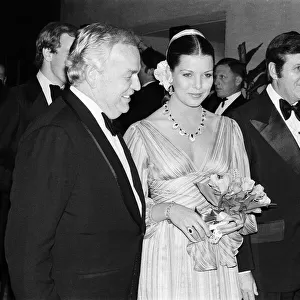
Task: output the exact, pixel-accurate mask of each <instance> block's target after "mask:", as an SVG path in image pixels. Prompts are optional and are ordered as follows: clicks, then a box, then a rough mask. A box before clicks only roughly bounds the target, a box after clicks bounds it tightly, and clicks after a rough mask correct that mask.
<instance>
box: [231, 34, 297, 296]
mask: <svg viewBox="0 0 300 300" xmlns="http://www.w3.org/2000/svg"><path fill="white" fill-rule="evenodd" d="M266 64H267V71H268V75H269V77H270V79H271V83H270V84H269V85H268V86H267V88H266V90H265V91H263V92H262V93H261V94H260V95H258V96H257V97H256V98H253V99H251V101H250V102H248V103H247V104H245V105H243V106H241V107H239V108H237V109H236V111H233V112H232V114H230V117H233V118H234V119H235V120H236V121H237V122H238V124H239V126H240V128H241V130H242V133H243V136H244V141H245V146H246V150H247V154H248V157H249V162H250V171H251V177H252V179H253V180H255V181H256V182H257V183H259V184H261V185H262V186H263V187H264V188H265V191H266V193H267V195H268V196H269V198H270V199H271V200H272V202H273V203H276V204H277V206H276V207H275V208H269V209H267V210H264V211H263V212H262V214H261V215H257V223H258V232H257V233H255V234H253V235H251V243H252V250H253V258H254V265H255V269H254V270H253V274H254V278H255V281H256V283H257V287H258V292H259V296H258V299H259V300H275V299H276V300H277V299H285V300H296V299H300V193H299V183H300V103H299V100H300V70H299V69H300V34H299V33H297V32H286V33H283V34H280V35H278V36H276V37H275V38H274V39H273V40H272V41H271V43H270V44H269V46H268V48H267V51H266Z"/></svg>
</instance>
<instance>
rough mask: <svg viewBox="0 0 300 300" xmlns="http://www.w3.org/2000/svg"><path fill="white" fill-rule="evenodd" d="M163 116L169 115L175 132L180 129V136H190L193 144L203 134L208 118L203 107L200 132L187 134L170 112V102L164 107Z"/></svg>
mask: <svg viewBox="0 0 300 300" xmlns="http://www.w3.org/2000/svg"><path fill="white" fill-rule="evenodd" d="M163 114H164V115H168V119H169V120H170V121H172V122H173V125H172V128H173V129H174V130H176V129H179V134H180V135H182V136H184V135H186V136H188V139H189V140H190V141H191V142H195V140H196V136H197V135H200V134H201V133H202V132H203V129H204V126H205V124H204V121H205V118H206V110H205V109H204V108H203V107H202V114H201V122H200V125H199V126H198V130H197V131H196V132H195V133H187V132H186V131H185V130H184V129H183V128H181V127H180V126H179V124H178V123H177V122H176V120H175V119H174V117H173V116H172V114H171V112H170V110H169V101H166V103H165V104H164V105H163Z"/></svg>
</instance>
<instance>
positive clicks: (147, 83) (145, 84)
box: [142, 80, 156, 88]
mask: <svg viewBox="0 0 300 300" xmlns="http://www.w3.org/2000/svg"><path fill="white" fill-rule="evenodd" d="M155 81H156V80H151V81H148V82H146V83H144V84H143V85H142V88H143V87H145V86H147V85H149V84H150V83H152V82H155Z"/></svg>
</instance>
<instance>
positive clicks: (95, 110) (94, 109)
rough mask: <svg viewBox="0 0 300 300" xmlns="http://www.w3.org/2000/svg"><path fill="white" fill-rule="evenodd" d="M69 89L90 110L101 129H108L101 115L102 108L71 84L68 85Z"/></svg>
mask: <svg viewBox="0 0 300 300" xmlns="http://www.w3.org/2000/svg"><path fill="white" fill-rule="evenodd" d="M70 90H71V91H72V92H73V93H74V94H75V95H76V96H77V97H78V98H79V99H80V100H81V102H82V103H83V104H84V105H85V106H86V107H87V109H88V110H89V111H90V112H91V114H92V115H93V116H94V118H95V119H96V121H97V123H98V124H99V126H100V127H101V129H102V130H104V131H108V130H107V128H106V126H105V123H104V119H103V117H102V113H103V110H102V109H101V108H100V107H99V105H98V104H96V103H95V101H93V100H92V99H91V98H90V97H88V96H87V95H85V94H84V93H82V92H81V91H79V90H78V89H77V88H76V87H74V86H73V85H72V86H71V87H70Z"/></svg>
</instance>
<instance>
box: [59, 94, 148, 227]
mask: <svg viewBox="0 0 300 300" xmlns="http://www.w3.org/2000/svg"><path fill="white" fill-rule="evenodd" d="M63 94H64V96H63V99H64V100H65V102H66V103H67V104H68V105H69V106H70V107H71V109H72V110H73V111H74V113H75V114H76V115H77V116H78V118H79V119H80V121H81V122H82V123H83V124H84V126H86V127H87V129H88V132H89V134H90V135H91V136H92V138H93V139H94V142H95V143H96V145H97V147H98V149H99V152H100V153H101V155H102V156H104V159H105V161H106V162H107V164H108V165H109V167H110V170H111V171H112V173H113V175H114V177H115V179H116V181H117V184H118V186H119V187H120V190H121V193H122V196H123V200H124V204H125V206H126V207H127V210H128V211H129V213H130V215H131V216H132V218H133V219H134V220H135V222H136V223H137V224H139V226H141V227H143V218H141V215H140V211H139V208H138V206H137V203H136V200H135V197H134V193H133V191H132V188H131V185H130V182H129V180H128V177H127V174H126V172H125V170H124V168H123V165H122V163H121V161H120V159H119V157H118V156H117V154H116V152H115V151H114V149H113V148H112V146H111V144H110V143H109V141H108V140H107V138H106V136H105V134H104V133H103V131H102V130H101V127H100V126H99V125H98V123H97V121H96V119H95V118H94V116H93V115H92V113H91V112H90V111H89V110H88V109H87V107H86V106H85V105H84V104H83V103H82V102H81V101H80V99H78V98H77V97H76V96H75V95H74V94H73V93H72V92H71V91H69V90H68V91H64V93H63ZM125 147H126V145H125ZM125 149H126V148H125ZM125 149H124V151H125ZM125 154H126V151H125ZM126 157H127V159H128V156H127V154H126ZM128 163H129V165H130V160H128ZM130 169H131V172H132V176H133V178H134V173H133V170H132V169H133V167H132V165H130ZM137 180H139V179H138V178H137ZM139 185H140V183H139ZM136 186H138V184H135V187H136ZM137 192H138V189H137ZM138 194H139V196H140V200H141V202H142V205H143V214H144V205H145V204H144V196H143V194H142V195H141V194H140V193H139V192H138Z"/></svg>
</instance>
